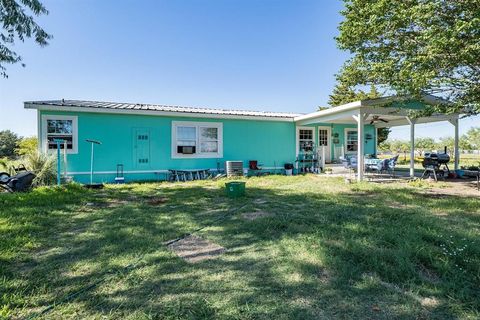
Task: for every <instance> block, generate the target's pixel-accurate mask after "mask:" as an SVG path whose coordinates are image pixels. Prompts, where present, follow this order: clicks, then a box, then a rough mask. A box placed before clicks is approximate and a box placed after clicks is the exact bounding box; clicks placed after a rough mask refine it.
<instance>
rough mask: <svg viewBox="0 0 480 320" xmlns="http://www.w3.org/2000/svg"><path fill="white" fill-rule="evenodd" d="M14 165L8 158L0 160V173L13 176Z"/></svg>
mask: <svg viewBox="0 0 480 320" xmlns="http://www.w3.org/2000/svg"><path fill="white" fill-rule="evenodd" d="M14 167H15V163H14V162H13V161H12V160H9V159H8V158H0V171H2V172H6V173H8V174H9V175H13V174H15V170H14Z"/></svg>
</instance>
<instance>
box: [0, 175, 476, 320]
mask: <svg viewBox="0 0 480 320" xmlns="http://www.w3.org/2000/svg"><path fill="white" fill-rule="evenodd" d="M224 182H225V181H200V182H189V183H175V184H171V183H160V184H127V185H112V186H108V187H107V188H106V189H105V190H102V191H91V190H85V189H83V188H81V187H79V186H77V185H69V186H66V187H63V188H56V187H55V188H38V189H35V190H34V191H33V192H31V193H28V194H0V208H1V211H0V265H1V266H2V267H1V268H0V315H2V316H3V317H4V318H23V317H30V316H32V315H36V312H39V311H41V310H43V308H44V307H45V306H47V305H50V304H53V303H55V302H58V301H60V300H61V299H63V298H64V297H66V296H68V295H69V294H72V293H75V292H77V291H79V290H82V289H84V288H86V287H88V286H89V285H90V284H93V283H96V281H98V279H103V282H101V283H99V284H98V285H97V286H95V287H93V288H91V289H90V290H87V291H85V292H83V293H81V294H79V295H78V296H76V297H75V298H74V299H72V300H71V301H68V302H65V303H63V304H58V305H56V307H55V308H54V309H53V310H51V311H50V312H49V313H48V314H45V315H40V316H38V317H37V318H39V319H52V318H53V319H59V318H82V319H100V318H101V319H119V318H122V319H208V318H220V319H318V318H325V319H351V318H375V319H391V318H424V319H427V318H429V319H430V318H433V319H435V318H437V319H449V318H451V319H454V318H455V319H456V318H465V319H468V318H470V319H477V318H479V317H480V299H479V298H478V297H479V296H480V289H479V288H480V267H479V266H480V239H479V234H480V199H479V198H471V197H470V198H468V197H455V198H454V197H441V198H438V197H432V196H426V195H425V194H424V192H425V190H426V188H429V186H428V185H426V184H424V183H421V184H416V185H409V184H406V183H392V184H388V185H380V184H374V183H365V184H351V185H347V184H344V182H343V180H341V179H338V178H327V177H317V176H313V175H311V176H295V177H282V176H270V177H263V178H250V179H248V180H247V191H248V194H247V196H246V198H242V199H229V198H226V197H225V195H224V190H223V184H224ZM152 197H153V200H154V201H152ZM157 199H161V200H162V201H155V200H157ZM243 205H246V206H245V207H243V208H242V209H241V210H239V211H238V212H236V213H233V214H231V215H230V216H229V218H228V219H225V220H220V221H215V219H216V218H217V217H219V216H221V215H222V214H224V213H225V212H227V211H228V210H232V209H235V208H239V207H241V206H243ZM255 209H258V210H262V211H265V212H269V213H270V215H268V216H266V217H262V218H260V219H257V220H253V221H249V220H246V219H244V218H242V213H245V212H251V211H253V210H255ZM201 226H208V227H207V228H205V229H203V230H202V231H201V232H199V233H198V235H199V236H201V237H204V238H206V239H208V240H210V241H213V242H215V243H218V244H220V245H222V246H224V247H226V248H227V249H228V251H227V252H226V253H225V254H223V255H221V256H220V257H218V258H217V259H214V260H208V261H204V262H201V263H198V264H188V263H186V262H184V261H183V260H181V259H180V258H178V257H176V256H175V255H174V254H173V253H172V252H170V251H168V250H167V249H166V248H165V245H164V242H165V241H167V240H170V239H174V238H176V237H178V236H179V235H182V234H184V233H187V232H189V231H190V230H193V229H196V228H199V227H201ZM132 263H133V264H134V267H133V268H128V269H125V266H127V265H130V264H132Z"/></svg>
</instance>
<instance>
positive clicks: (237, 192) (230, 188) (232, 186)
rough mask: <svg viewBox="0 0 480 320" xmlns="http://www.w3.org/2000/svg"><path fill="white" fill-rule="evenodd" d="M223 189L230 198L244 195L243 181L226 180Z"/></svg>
mask: <svg viewBox="0 0 480 320" xmlns="http://www.w3.org/2000/svg"><path fill="white" fill-rule="evenodd" d="M225 191H226V193H227V196H228V197H230V198H237V197H243V196H244V195H245V182H242V181H232V182H227V183H225Z"/></svg>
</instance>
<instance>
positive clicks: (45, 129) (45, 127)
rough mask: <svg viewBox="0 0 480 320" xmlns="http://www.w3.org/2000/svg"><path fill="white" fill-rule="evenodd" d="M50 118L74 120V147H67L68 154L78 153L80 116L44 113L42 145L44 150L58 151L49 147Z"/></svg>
mask: <svg viewBox="0 0 480 320" xmlns="http://www.w3.org/2000/svg"><path fill="white" fill-rule="evenodd" d="M48 120H71V121H72V149H67V154H77V153H78V117H77V116H64V115H54V114H48V115H42V130H41V132H42V133H41V134H42V135H41V140H40V147H41V150H43V152H56V151H57V150H56V149H48V142H47V136H48Z"/></svg>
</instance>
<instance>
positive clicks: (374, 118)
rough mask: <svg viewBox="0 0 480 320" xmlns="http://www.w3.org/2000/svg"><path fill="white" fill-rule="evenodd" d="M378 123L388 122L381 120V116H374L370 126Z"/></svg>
mask: <svg viewBox="0 0 480 320" xmlns="http://www.w3.org/2000/svg"><path fill="white" fill-rule="evenodd" d="M376 122H385V123H388V120H385V119H382V118H380V116H372V120H371V121H370V124H374V123H376Z"/></svg>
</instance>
